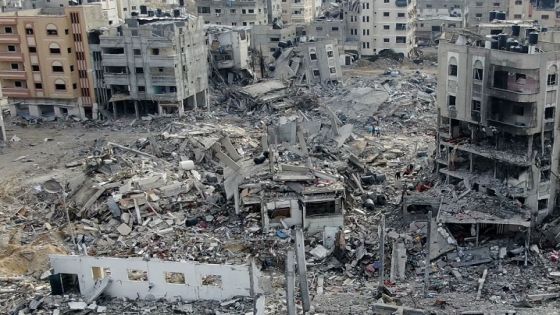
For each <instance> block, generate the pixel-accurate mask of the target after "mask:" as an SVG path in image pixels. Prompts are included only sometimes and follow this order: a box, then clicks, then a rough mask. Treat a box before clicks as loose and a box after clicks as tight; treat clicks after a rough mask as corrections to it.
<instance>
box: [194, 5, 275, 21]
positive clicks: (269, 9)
mask: <svg viewBox="0 0 560 315" xmlns="http://www.w3.org/2000/svg"><path fill="white" fill-rule="evenodd" d="M196 5H197V12H198V15H199V16H201V17H203V18H204V22H205V23H206V24H217V25H230V26H251V25H267V24H270V23H272V22H273V20H274V19H275V18H279V17H280V12H281V11H280V0H254V1H230V0H217V1H216V0H197V1H196Z"/></svg>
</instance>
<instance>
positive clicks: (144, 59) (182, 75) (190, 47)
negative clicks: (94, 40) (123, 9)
mask: <svg viewBox="0 0 560 315" xmlns="http://www.w3.org/2000/svg"><path fill="white" fill-rule="evenodd" d="M174 13H175V16H174V17H161V18H160V17H148V18H142V17H138V18H133V19H127V20H126V23H125V24H123V25H121V26H119V27H117V28H112V29H110V30H108V31H107V32H105V33H104V34H103V35H101V36H100V37H99V39H100V44H99V45H100V48H101V50H102V54H101V55H102V65H103V70H104V74H103V75H104V79H105V83H106V85H107V89H108V93H110V99H109V103H110V104H111V106H110V107H109V108H108V110H109V111H112V114H113V116H115V117H116V116H117V115H119V114H127V113H134V114H136V116H137V117H139V116H141V115H145V114H155V113H159V114H164V113H178V114H179V115H182V114H183V113H184V111H185V109H194V108H198V107H207V106H208V66H207V49H206V44H205V36H204V30H203V23H202V18H198V17H195V16H191V15H181V14H180V12H179V11H177V10H176V11H175V12H174Z"/></svg>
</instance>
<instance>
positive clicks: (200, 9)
mask: <svg viewBox="0 0 560 315" xmlns="http://www.w3.org/2000/svg"><path fill="white" fill-rule="evenodd" d="M198 13H210V7H198Z"/></svg>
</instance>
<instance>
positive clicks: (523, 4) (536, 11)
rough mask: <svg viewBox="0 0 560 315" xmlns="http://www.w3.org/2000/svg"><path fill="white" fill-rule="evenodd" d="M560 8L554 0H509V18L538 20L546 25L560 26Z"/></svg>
mask: <svg viewBox="0 0 560 315" xmlns="http://www.w3.org/2000/svg"><path fill="white" fill-rule="evenodd" d="M559 14H560V8H558V7H557V2H556V1H554V0H530V1H515V0H509V8H508V18H509V19H511V20H526V21H527V20H537V21H538V22H539V24H541V25H542V26H544V27H555V26H558V25H559V24H558V21H559V19H558V17H559Z"/></svg>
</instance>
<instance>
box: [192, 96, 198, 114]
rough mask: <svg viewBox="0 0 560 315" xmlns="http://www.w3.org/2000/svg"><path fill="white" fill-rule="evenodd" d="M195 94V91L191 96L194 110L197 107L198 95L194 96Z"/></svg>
mask: <svg viewBox="0 0 560 315" xmlns="http://www.w3.org/2000/svg"><path fill="white" fill-rule="evenodd" d="M196 94H197V93H194V96H193V97H192V98H193V104H194V110H197V109H198V99H197V98H198V97H196Z"/></svg>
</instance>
